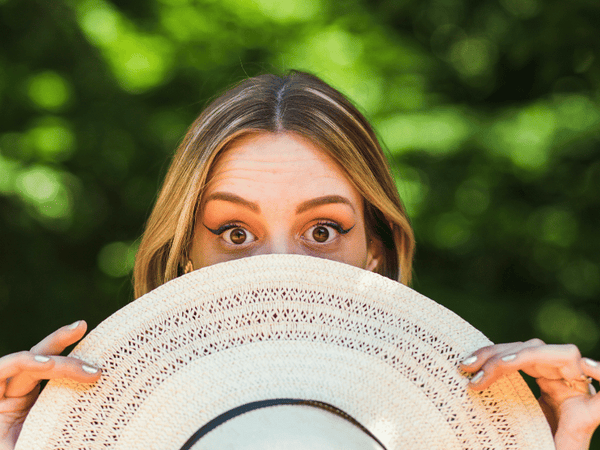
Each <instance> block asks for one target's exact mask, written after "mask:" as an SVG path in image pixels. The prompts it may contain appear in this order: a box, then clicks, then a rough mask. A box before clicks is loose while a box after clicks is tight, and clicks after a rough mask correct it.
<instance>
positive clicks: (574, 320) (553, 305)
mask: <svg viewBox="0 0 600 450" xmlns="http://www.w3.org/2000/svg"><path fill="white" fill-rule="evenodd" d="M535 326H536V328H537V330H538V332H539V333H540V334H541V335H542V337H543V338H544V339H546V340H548V341H552V342H557V343H574V344H575V345H577V346H579V349H580V350H581V351H582V352H586V351H589V350H590V349H592V348H593V347H594V346H595V345H596V344H597V343H598V341H599V340H600V330H599V329H598V326H597V325H596V323H595V322H594V321H593V320H592V319H591V318H590V317H589V316H588V315H586V314H585V313H582V312H579V311H576V310H574V309H573V308H572V307H571V306H569V304H568V303H567V302H565V301H563V300H558V299H554V300H548V301H547V302H545V303H544V304H543V305H542V306H541V308H540V309H539V310H538V312H537V314H536V316H535Z"/></svg>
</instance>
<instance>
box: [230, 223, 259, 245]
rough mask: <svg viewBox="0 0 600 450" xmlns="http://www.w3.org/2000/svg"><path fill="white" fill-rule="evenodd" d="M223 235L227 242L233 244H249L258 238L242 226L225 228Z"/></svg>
mask: <svg viewBox="0 0 600 450" xmlns="http://www.w3.org/2000/svg"><path fill="white" fill-rule="evenodd" d="M222 237H223V239H224V240H225V242H227V243H228V244H232V245H241V244H248V243H250V242H253V241H255V240H256V236H254V235H253V234H252V233H250V232H249V231H248V230H246V229H244V228H241V227H235V228H230V229H229V230H225V231H224V232H223V234H222Z"/></svg>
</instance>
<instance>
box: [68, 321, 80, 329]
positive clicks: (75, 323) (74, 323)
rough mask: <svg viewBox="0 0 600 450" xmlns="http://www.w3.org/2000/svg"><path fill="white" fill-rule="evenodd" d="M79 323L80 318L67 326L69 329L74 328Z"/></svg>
mask: <svg viewBox="0 0 600 450" xmlns="http://www.w3.org/2000/svg"><path fill="white" fill-rule="evenodd" d="M80 323H81V320H78V321H77V322H73V323H72V324H71V325H69V326H68V327H67V328H68V329H69V330H74V329H75V328H77V327H78V326H79V324H80Z"/></svg>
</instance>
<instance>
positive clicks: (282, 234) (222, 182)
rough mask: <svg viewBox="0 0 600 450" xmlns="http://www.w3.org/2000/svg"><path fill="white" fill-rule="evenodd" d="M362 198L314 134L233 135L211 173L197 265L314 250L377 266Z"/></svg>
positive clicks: (195, 247)
mask: <svg viewBox="0 0 600 450" xmlns="http://www.w3.org/2000/svg"><path fill="white" fill-rule="evenodd" d="M363 210H364V207H363V199H362V197H361V195H360V194H359V193H358V191H357V190H356V188H355V187H354V186H353V185H352V183H351V182H350V181H349V179H348V178H347V176H346V174H345V173H344V171H343V170H342V169H341V168H340V167H339V166H338V164H337V163H336V162H335V161H333V160H332V159H331V158H330V157H329V156H327V155H326V154H325V153H324V152H323V151H321V150H320V149H319V148H318V147H316V146H315V145H313V144H312V143H311V142H310V141H308V140H306V139H304V138H302V137H300V136H298V135H295V134H291V133H280V134H271V133H262V134H257V135H256V134H255V135H249V136H246V137H243V138H241V139H239V140H237V141H235V142H234V143H233V144H232V145H231V146H230V147H229V148H228V149H227V150H226V151H225V152H224V153H223V154H222V155H221V157H220V158H219V159H218V161H217V162H216V163H215V165H214V166H213V167H212V169H211V172H210V174H209V182H208V184H207V186H206V189H205V191H204V193H203V197H202V199H201V205H200V208H199V215H198V217H197V218H196V224H195V230H194V236H193V240H192V246H191V250H190V258H191V260H192V263H193V265H194V268H195V269H198V268H201V267H206V266H210V265H211V264H215V263H219V262H224V261H229V260H232V259H238V258H244V257H247V256H253V255H262V254H271V253H285V254H289V253H292V254H300V255H310V256H316V257H320V258H326V259H332V260H336V261H340V262H344V263H347V264H350V265H353V266H356V267H361V268H363V269H367V270H373V269H374V268H375V267H376V266H377V262H378V258H379V257H380V256H379V248H380V245H378V243H377V242H375V241H373V242H371V243H369V241H368V239H367V236H366V232H365V222H364V211H363Z"/></svg>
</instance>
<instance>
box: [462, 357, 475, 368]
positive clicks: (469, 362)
mask: <svg viewBox="0 0 600 450" xmlns="http://www.w3.org/2000/svg"><path fill="white" fill-rule="evenodd" d="M475 361H477V356H469V357H468V358H467V359H465V360H464V361H463V362H462V363H463V365H465V366H470V365H471V364H473V363H474V362H475Z"/></svg>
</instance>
